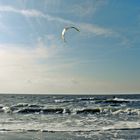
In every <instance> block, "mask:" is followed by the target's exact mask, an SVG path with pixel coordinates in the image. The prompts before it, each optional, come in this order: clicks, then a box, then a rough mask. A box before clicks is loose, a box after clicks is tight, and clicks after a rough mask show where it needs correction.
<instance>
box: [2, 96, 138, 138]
mask: <svg viewBox="0 0 140 140" xmlns="http://www.w3.org/2000/svg"><path fill="white" fill-rule="evenodd" d="M0 132H1V133H3V132H47V133H49V132H50V133H52V132H54V133H58V132H63V133H69V134H71V135H72V136H75V137H77V138H78V137H82V138H85V139H140V94H139V95H116V96H115V97H113V96H111V95H98V96H97V95H87V96H86V95H74V96H72V95H67V96H66V95H0Z"/></svg>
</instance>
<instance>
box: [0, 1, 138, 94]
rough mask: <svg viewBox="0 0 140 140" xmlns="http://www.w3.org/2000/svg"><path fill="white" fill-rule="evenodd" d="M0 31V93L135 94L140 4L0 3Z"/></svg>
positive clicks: (73, 2) (85, 2)
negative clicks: (78, 30)
mask: <svg viewBox="0 0 140 140" xmlns="http://www.w3.org/2000/svg"><path fill="white" fill-rule="evenodd" d="M68 26H75V27H77V28H78V29H80V32H76V31H75V30H72V29H71V30H69V31H67V32H66V34H65V37H66V40H67V41H66V42H64V41H63V40H62V38H61V32H62V30H63V28H64V27H68ZM0 32H1V34H0V93H30V94H52V93H55V94H69V93H70V94H96V93H97V94H98V93H112V94H113V93H140V39H139V36H140V1H139V0H133V1H132V0H127V1H126V0H69V1H68V0H67V1H66V0H14V1H12V0H0Z"/></svg>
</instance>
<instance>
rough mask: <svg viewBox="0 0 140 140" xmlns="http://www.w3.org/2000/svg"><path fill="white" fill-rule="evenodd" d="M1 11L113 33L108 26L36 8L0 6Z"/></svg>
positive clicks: (84, 29) (93, 31)
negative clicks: (65, 17)
mask: <svg viewBox="0 0 140 140" xmlns="http://www.w3.org/2000/svg"><path fill="white" fill-rule="evenodd" d="M0 12H13V13H17V14H21V15H23V16H25V17H31V18H44V19H46V20H48V21H56V22H60V23H63V24H66V25H77V26H78V27H80V29H81V31H84V32H86V33H91V34H95V35H104V36H110V35H112V34H113V31H111V30H110V29H107V28H103V27H100V26H97V25H94V24H89V23H82V22H80V23H79V22H74V21H71V20H67V19H63V18H61V17H55V16H51V15H49V14H46V13H43V12H41V11H38V10H35V9H17V8H14V7H12V6H0Z"/></svg>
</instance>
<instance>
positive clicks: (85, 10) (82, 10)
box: [69, 0, 107, 18]
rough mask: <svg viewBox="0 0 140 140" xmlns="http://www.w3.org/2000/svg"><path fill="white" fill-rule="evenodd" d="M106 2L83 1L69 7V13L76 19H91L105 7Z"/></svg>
mask: <svg viewBox="0 0 140 140" xmlns="http://www.w3.org/2000/svg"><path fill="white" fill-rule="evenodd" d="M106 3H107V1H103V0H92V1H83V2H81V3H78V4H74V5H73V6H72V7H70V9H69V11H70V12H71V13H72V14H74V15H76V16H78V17H85V18H87V17H91V16H93V15H94V14H95V13H96V12H97V11H98V10H99V9H101V7H102V6H104V5H106Z"/></svg>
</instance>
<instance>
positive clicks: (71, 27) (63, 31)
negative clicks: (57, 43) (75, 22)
mask: <svg viewBox="0 0 140 140" xmlns="http://www.w3.org/2000/svg"><path fill="white" fill-rule="evenodd" d="M69 29H75V30H76V31H78V32H80V30H79V29H78V28H76V27H74V26H70V27H65V28H64V29H63V30H62V34H61V37H62V39H63V40H64V42H65V41H66V40H65V33H66V31H67V30H69Z"/></svg>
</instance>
